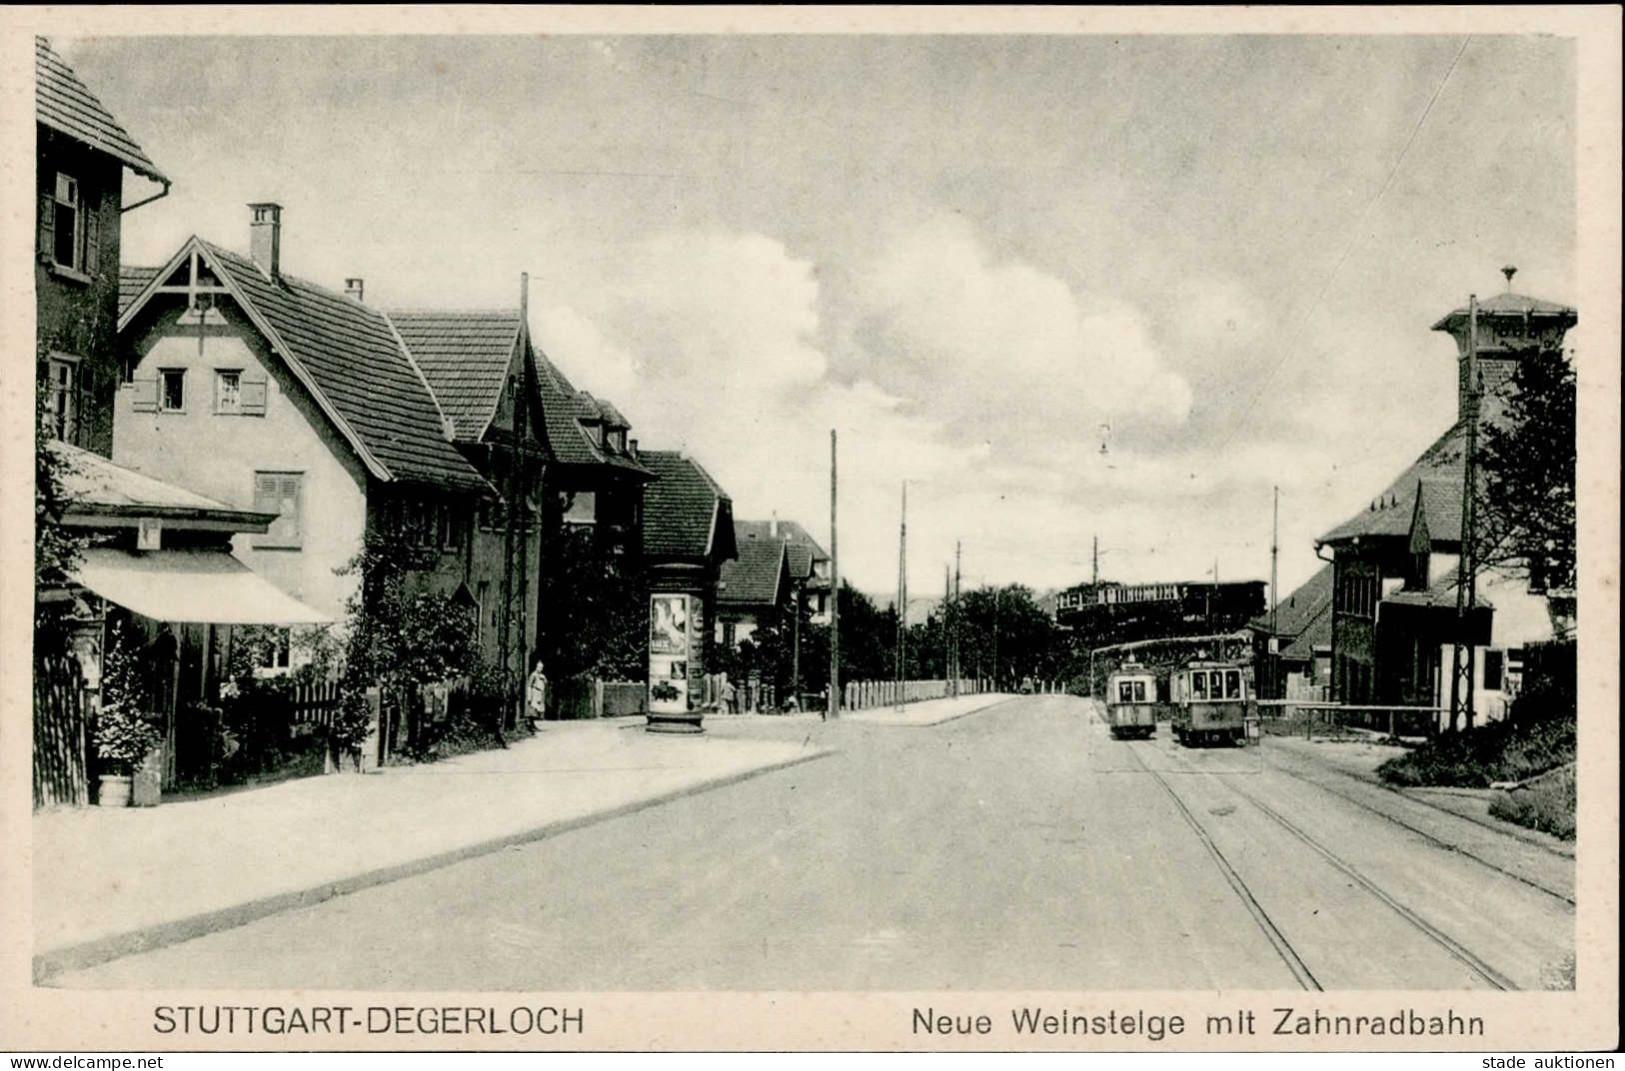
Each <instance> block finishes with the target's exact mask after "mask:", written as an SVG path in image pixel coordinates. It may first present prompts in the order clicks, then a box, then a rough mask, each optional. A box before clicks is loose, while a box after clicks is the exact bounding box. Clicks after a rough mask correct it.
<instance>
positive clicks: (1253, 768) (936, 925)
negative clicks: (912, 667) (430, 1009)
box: [53, 696, 1574, 991]
mask: <svg viewBox="0 0 1625 1071" xmlns="http://www.w3.org/2000/svg"><path fill="white" fill-rule="evenodd" d="M708 724H712V723H708ZM715 724H716V727H715V728H714V730H713V732H714V733H716V734H717V735H719V736H725V735H729V734H735V733H738V734H748V735H750V736H753V737H756V738H763V737H773V736H777V737H780V738H783V739H791V738H794V739H795V740H796V741H798V742H800V741H803V740H810V741H811V742H812V743H813V744H816V745H820V746H824V747H831V748H834V749H836V750H837V752H838V753H837V754H836V755H834V756H833V757H831V758H827V759H823V760H821V761H818V762H812V763H807V764H804V765H799V766H794V767H790V768H787V769H783V770H779V771H776V772H772V773H768V774H765V775H763V776H760V777H757V778H755V779H752V780H749V781H745V782H742V783H739V784H734V785H731V786H728V787H725V788H721V789H718V790H715V791H711V792H706V793H702V794H700V795H695V796H691V797H688V798H684V799H679V800H676V801H674V802H671V803H667V804H664V805H661V806H658V807H654V808H651V809H648V810H644V811H640V812H637V813H634V814H629V815H624V816H622V817H619V818H614V819H610V820H607V821H604V822H601V823H598V824H594V825H591V826H587V827H584V828H580V829H576V830H573V831H571V832H567V833H564V834H561V835H559V836H557V837H553V838H551V839H547V840H543V841H539V842H535V843H532V844H527V845H522V846H518V847H514V848H510V849H508V850H504V851H501V852H498V853H496V854H493V855H488V856H484V857H481V858H476V859H472V860H468V861H465V862H462V863H458V864H455V865H452V866H448V867H446V868H444V869H440V870H437V871H434V872H431V873H427V874H423V875H420V876H417V877H413V878H409V879H406V880H402V881H398V882H395V883H392V884H388V885H382V886H379V887H376V888H372V889H368V890H365V891H362V892H358V893H355V894H353V895H348V896H342V897H338V898H336V899H333V900H330V901H328V902H326V903H323V904H320V905H317V906H315V907H312V908H307V909H302V910H297V911H292V912H287V913H284V914H280V915H276V916H273V917H270V918H266V919H263V920H261V921H259V922H255V923H252V924H250V925H247V926H243V927H240V928H236V929H231V930H226V931H222V932H219V933H215V934H212V935H210V936H206V937H202V938H198V939H195V940H192V941H189V942H185V943H182V944H178V945H173V946H171V947H168V948H163V949H159V950H156V951H154V952H150V953H146V954H143V955H138V956H131V957H126V958H124V959H119V960H115V961H112V962H109V963H106V964H103V965H101V966H99V967H96V968H93V969H90V970H86V971H81V972H78V973H74V974H67V975H62V976H59V977H57V978H55V979H53V984H58V985H65V986H79V987H113V988H125V987H132V988H134V987H141V988H145V987H152V986H157V985H162V986H165V987H172V988H212V987H250V988H252V987H277V988H307V989H309V988H317V989H323V988H331V989H340V988H356V989H463V988H467V989H504V990H530V991H539V990H540V991H557V990H583V989H616V990H661V989H712V990H723V989H727V990H775V989H794V990H807V989H811V990H857V989H892V990H908V989H919V990H952V989H1022V990H1045V989H1051V990H1084V989H1159V988H1173V989H1215V988H1225V989H1236V988H1240V989H1283V988H1294V987H1298V986H1309V987H1314V986H1319V987H1322V988H1326V989H1339V988H1375V987H1382V988H1416V989H1437V988H1442V989H1458V988H1484V987H1495V986H1500V987H1509V988H1510V987H1516V988H1535V987H1538V986H1539V985H1540V984H1541V981H1542V973H1543V971H1546V970H1547V969H1549V968H1550V967H1551V966H1552V965H1553V964H1555V963H1556V962H1557V961H1560V960H1561V959H1562V958H1563V957H1564V956H1565V955H1567V954H1569V953H1570V952H1571V951H1572V949H1573V944H1574V915H1573V905H1572V904H1571V903H1569V902H1568V901H1567V900H1566V899H1565V897H1564V894H1565V891H1566V890H1571V889H1572V876H1570V877H1569V878H1568V880H1569V882H1570V884H1568V885H1563V884H1561V882H1556V881H1553V880H1548V879H1549V878H1550V875H1551V874H1552V873H1553V871H1554V868H1555V869H1556V870H1561V869H1563V867H1562V864H1561V862H1554V861H1553V860H1554V859H1555V857H1553V858H1547V856H1546V855H1543V856H1540V857H1538V858H1536V857H1532V856H1530V853H1539V852H1543V851H1544V849H1542V848H1540V847H1539V846H1536V845H1531V844H1528V843H1525V842H1520V841H1516V840H1514V839H1513V838H1510V837H1506V838H1505V842H1504V843H1503V842H1502V841H1501V840H1497V839H1496V838H1497V837H1498V836H1500V835H1498V834H1494V833H1493V831H1490V830H1486V829H1485V828H1483V827H1482V826H1472V836H1473V837H1474V838H1476V839H1475V840H1474V841H1473V842H1472V843H1471V844H1468V845H1467V848H1466V849H1465V850H1452V848H1450V847H1448V846H1447V845H1449V844H1450V843H1451V841H1452V838H1453V837H1455V836H1456V835H1457V832H1458V831H1457V829H1456V827H1455V826H1453V825H1451V823H1452V822H1461V823H1462V824H1463V825H1468V824H1469V823H1465V822H1464V821H1463V820H1460V819H1454V818H1453V817H1452V816H1449V815H1445V814H1443V813H1442V812H1440V813H1439V815H1438V816H1437V817H1436V818H1429V820H1428V821H1429V823H1431V824H1429V825H1427V826H1426V828H1425V829H1419V828H1415V827H1417V826H1419V825H1420V820H1418V819H1414V818H1412V819H1410V820H1409V824H1408V825H1407V824H1400V823H1399V822H1398V821H1396V820H1395V817H1393V816H1388V815H1385V814H1384V813H1383V812H1382V809H1381V808H1382V806H1385V805H1384V804H1382V803H1381V801H1380V800H1379V801H1375V802H1373V801H1372V800H1367V799H1364V798H1363V797H1359V796H1358V795H1357V794H1356V793H1354V792H1351V791H1349V790H1347V789H1346V788H1340V789H1338V792H1337V793H1334V792H1333V791H1330V790H1329V787H1330V788H1336V787H1337V786H1336V785H1335V784H1332V783H1331V782H1328V786H1329V787H1323V786H1322V785H1320V784H1317V783H1315V781H1314V780H1313V779H1312V778H1311V777H1307V776H1305V775H1304V774H1303V772H1302V762H1301V761H1299V762H1296V763H1295V764H1294V765H1292V766H1291V767H1288V766H1286V765H1285V764H1283V765H1281V766H1280V767H1277V765H1276V762H1275V757H1274V756H1275V752H1276V750H1277V749H1276V746H1275V745H1272V744H1271V743H1270V742H1269V741H1266V742H1265V744H1264V746H1263V747H1261V748H1249V749H1242V750H1234V749H1224V750H1211V751H1189V750H1184V749H1180V748H1177V747H1176V746H1175V745H1173V744H1172V742H1171V740H1170V736H1169V733H1168V731H1167V727H1166V726H1164V727H1163V728H1162V730H1161V731H1160V732H1159V734H1158V736H1157V738H1155V739H1153V740H1151V741H1146V742H1134V743H1124V742H1119V741H1114V740H1112V739H1111V738H1110V737H1109V736H1108V735H1107V733H1106V731H1105V728H1104V726H1103V725H1101V724H1100V722H1099V720H1098V718H1096V717H1095V715H1094V707H1093V705H1092V704H1091V703H1089V702H1088V701H1085V700H1081V699H1076V698H1070V697H1066V696H1032V697H1026V698H1021V699H1014V700H1010V701H1007V702H1004V703H1001V704H998V705H996V706H993V707H991V708H989V709H987V710H985V711H983V712H981V713H977V714H973V715H970V716H966V717H961V718H958V719H956V720H954V721H951V722H946V723H944V724H940V725H936V726H929V727H916V726H903V725H878V724H858V723H850V722H840V723H833V724H825V723H822V722H819V721H816V720H813V719H794V720H786V721H784V722H783V723H773V722H771V721H770V720H768V719H750V721H749V722H748V723H746V722H744V721H743V720H742V721H741V722H739V723H737V724H729V723H728V722H727V721H726V720H725V719H716V721H715ZM1294 771H1296V772H1294ZM1378 794H1379V795H1382V793H1381V792H1380V790H1378ZM1399 817H1405V816H1404V815H1400V816H1399ZM1461 835H1462V836H1466V834H1465V833H1462V834H1461ZM1487 840H1488V841H1493V843H1488V844H1487V843H1486V841H1487ZM1547 855H1550V853H1547ZM1531 859H1535V861H1534V862H1531V861H1530V860H1531ZM1569 866H1570V867H1571V866H1572V862H1570V863H1569ZM1570 895H1572V894H1571V893H1570Z"/></svg>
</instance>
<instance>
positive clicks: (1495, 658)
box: [1484, 651, 1506, 692]
mask: <svg viewBox="0 0 1625 1071" xmlns="http://www.w3.org/2000/svg"><path fill="white" fill-rule="evenodd" d="M1505 669H1506V662H1505V654H1504V652H1501V651H1485V652H1484V690H1485V691H1486V692H1499V691H1501V684H1502V679H1503V677H1504V676H1505Z"/></svg>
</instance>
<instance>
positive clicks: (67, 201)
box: [51, 171, 84, 269]
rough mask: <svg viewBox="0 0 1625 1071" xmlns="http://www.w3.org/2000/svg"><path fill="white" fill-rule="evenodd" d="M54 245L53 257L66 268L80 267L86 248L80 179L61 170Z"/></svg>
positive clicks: (54, 225) (53, 222)
mask: <svg viewBox="0 0 1625 1071" xmlns="http://www.w3.org/2000/svg"><path fill="white" fill-rule="evenodd" d="M52 228H53V231H52V233H53V236H54V237H53V241H54V243H55V244H54V247H53V248H52V250H51V257H52V259H53V260H55V261H56V262H57V263H58V264H60V265H62V266H63V267H64V268H74V269H78V268H80V267H81V266H82V265H81V260H82V257H81V255H80V251H81V250H82V249H83V248H84V243H83V235H82V231H83V229H84V228H83V226H82V223H81V212H80V206H79V181H78V180H77V179H75V178H74V177H73V176H72V175H64V174H62V173H61V172H60V171H59V172H57V176H56V204H55V218H54V219H53V220H52Z"/></svg>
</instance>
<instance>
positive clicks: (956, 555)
mask: <svg viewBox="0 0 1625 1071" xmlns="http://www.w3.org/2000/svg"><path fill="white" fill-rule="evenodd" d="M962 546H963V545H962V544H961V543H960V542H959V540H957V539H956V540H954V600H953V618H952V623H953V650H954V658H953V663H954V665H953V682H954V694H955V695H958V694H959V680H960V677H961V673H960V669H959V552H960V550H961V549H962Z"/></svg>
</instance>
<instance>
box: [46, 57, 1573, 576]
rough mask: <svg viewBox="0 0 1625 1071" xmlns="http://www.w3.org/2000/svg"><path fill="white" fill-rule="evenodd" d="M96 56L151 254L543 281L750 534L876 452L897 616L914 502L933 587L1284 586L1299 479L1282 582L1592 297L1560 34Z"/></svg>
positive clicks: (579, 352)
mask: <svg viewBox="0 0 1625 1071" xmlns="http://www.w3.org/2000/svg"><path fill="white" fill-rule="evenodd" d="M56 44H57V46H58V47H59V49H61V51H63V53H64V54H65V56H66V57H67V59H68V61H69V62H70V63H71V64H72V65H73V66H74V67H75V69H76V70H77V71H78V72H79V74H80V76H81V77H82V78H83V79H84V80H85V81H86V82H87V83H88V84H89V85H90V86H91V88H92V89H93V90H94V91H95V92H96V93H97V94H98V95H99V96H100V97H101V98H102V100H103V101H104V102H105V103H106V104H107V105H108V106H109V108H110V109H111V110H112V111H113V113H114V114H115V115H117V116H118V117H119V118H120V120H121V121H122V122H123V123H124V125H125V126H126V127H127V128H128V129H129V130H130V131H131V133H132V134H133V135H134V136H135V137H136V139H137V140H138V141H139V142H140V143H141V144H142V145H143V147H144V148H145V149H146V150H147V151H148V153H149V155H150V156H151V157H152V158H153V159H154V160H155V161H156V162H157V163H158V165H159V166H160V167H161V168H163V169H164V170H165V171H166V172H167V173H168V174H169V175H170V176H171V177H172V178H173V179H174V180H175V187H174V191H173V193H172V194H171V195H170V196H169V197H168V198H166V199H164V200H161V201H158V202H156V203H155V204H152V205H150V206H147V207H144V208H141V209H139V210H137V211H135V212H133V213H131V214H129V215H127V216H126V217H125V219H124V250H123V255H122V259H123V261H124V262H125V263H132V264H151V263H156V262H159V261H162V260H163V259H165V258H166V257H167V256H168V255H169V254H171V253H172V252H173V251H174V250H175V249H176V248H177V247H178V246H179V245H180V244H181V242H182V241H184V240H185V238H186V237H187V236H188V235H190V234H193V233H196V234H200V235H202V236H204V237H206V238H210V239H211V240H214V241H216V242H219V243H221V244H224V245H227V246H232V247H237V248H245V249H246V245H247V238H248V235H247V229H248V228H247V223H248V215H247V209H246V208H245V207H244V206H245V204H246V203H247V202H250V201H259V200H276V201H279V202H280V203H282V204H283V205H284V215H283V220H284V227H283V239H282V249H283V253H282V256H283V266H284V269H285V270H286V271H288V272H290V273H292V274H295V275H299V276H302V277H304V278H307V279H311V280H313V281H316V282H319V283H324V284H326V285H330V286H333V287H335V288H338V287H341V286H342V285H343V283H342V281H343V279H344V278H345V277H346V276H356V275H358V276H362V277H364V278H365V279H366V286H367V300H368V301H369V302H373V303H378V304H381V305H384V306H387V307H394V306H429V307H495V306H500V305H510V306H511V305H512V304H514V303H516V302H517V299H518V289H519V275H520V272H522V271H526V272H529V273H530V302H531V308H532V326H533V333H534V335H535V338H536V339H537V341H538V342H539V343H540V344H541V346H542V348H543V349H544V350H545V351H546V353H547V354H548V356H549V357H550V358H551V359H552V360H553V361H554V362H555V363H556V364H558V365H559V366H560V367H561V368H562V369H564V371H565V372H566V373H567V374H568V375H570V376H571V377H572V378H573V379H574V380H575V382H576V383H577V385H578V386H580V387H583V388H585V389H587V390H590V391H593V392H594V393H600V394H603V395H605V396H607V397H609V398H611V399H612V400H613V401H614V402H615V404H616V405H617V407H618V408H620V409H621V410H622V411H623V412H624V413H625V414H626V415H627V416H628V418H630V420H631V421H632V423H633V424H634V430H633V435H634V436H635V437H637V438H638V439H639V440H640V441H641V443H642V444H643V445H645V446H649V447H667V448H669V447H677V446H681V447H682V448H684V449H686V450H687V451H689V452H690V453H691V454H692V455H694V456H695V457H697V458H698V459H700V460H701V461H702V462H703V463H704V464H705V466H706V467H707V468H708V469H709V470H710V471H711V472H712V473H713V474H714V475H715V476H716V477H717V479H718V480H719V481H720V482H721V483H722V484H723V485H724V486H725V487H726V488H727V489H728V490H729V492H730V493H731V494H732V496H733V499H734V503H735V511H736V515H737V516H740V517H762V518H765V517H767V516H769V515H770V514H771V513H773V512H775V511H776V512H777V513H778V515H779V516H781V517H794V518H795V519H797V520H799V521H801V522H802V523H803V524H805V525H806V526H807V527H808V528H809V529H810V530H811V531H812V532H814V534H815V535H818V536H819V537H823V536H826V535H827V533H828V527H829V519H828V501H829V484H828V460H829V431H830V429H831V428H835V429H838V431H839V433H840V457H841V481H840V488H841V496H840V508H841V524H840V556H841V565H842V572H843V574H844V575H846V576H848V577H850V578H851V579H852V580H853V582H854V583H856V584H857V585H858V586H859V587H862V588H864V589H865V590H869V591H873V592H886V591H889V590H891V589H892V588H893V587H894V585H895V574H896V561H897V522H898V506H899V503H898V498H899V490H900V486H901V483H902V481H904V480H908V481H909V533H910V541H909V562H910V565H911V570H910V587H911V589H912V590H914V591H916V592H921V591H924V592H929V591H933V590H940V585H941V583H942V575H943V574H942V571H943V566H944V564H945V563H946V562H948V561H949V560H950V559H951V558H952V555H953V547H954V543H955V541H956V540H960V541H962V542H963V545H964V571H965V577H966V583H967V584H974V583H979V582H982V581H987V582H1001V583H1002V582H1017V581H1019V582H1023V583H1027V584H1030V585H1033V586H1035V587H1038V588H1047V587H1053V586H1063V585H1066V584H1070V583H1075V582H1077V581H1079V580H1083V579H1087V577H1088V575H1089V569H1090V552H1091V540H1092V539H1093V538H1094V537H1095V536H1097V535H1098V537H1099V541H1100V546H1101V549H1102V554H1101V571H1102V574H1103V575H1105V576H1107V577H1109V578H1115V579H1122V580H1129V581H1136V580H1166V579H1198V578H1200V577H1202V576H1205V575H1210V574H1211V571H1212V570H1213V569H1214V568H1215V566H1216V567H1217V569H1218V571H1219V573H1220V575H1221V577H1222V578H1223V579H1239V578H1243V577H1250V578H1267V577H1268V575H1269V544H1270V505H1271V493H1272V492H1271V489H1272V487H1274V486H1279V487H1280V495H1281V499H1280V501H1281V524H1280V527H1281V540H1280V542H1281V563H1280V571H1281V584H1282V589H1283V591H1285V590H1287V589H1289V588H1290V586H1292V585H1294V584H1296V583H1297V582H1298V581H1301V580H1303V579H1305V578H1306V577H1307V576H1308V575H1309V574H1310V573H1311V572H1313V570H1314V569H1315V568H1316V567H1317V563H1316V560H1315V557H1314V551H1313V539H1314V537H1315V536H1316V535H1317V534H1319V533H1321V532H1324V531H1326V530H1327V529H1329V528H1331V527H1332V526H1334V525H1335V524H1337V523H1338V522H1339V521H1341V520H1342V519H1344V518H1345V517H1346V516H1347V515H1348V514H1350V513H1352V512H1353V511H1355V510H1357V509H1360V508H1363V507H1364V506H1365V505H1366V503H1367V502H1368V501H1369V498H1370V496H1371V495H1372V494H1373V493H1374V492H1375V491H1376V490H1378V489H1380V488H1381V487H1382V486H1384V485H1385V484H1386V482H1387V481H1388V480H1389V479H1390V478H1391V477H1392V476H1394V475H1395V474H1396V473H1397V472H1398V471H1399V470H1401V469H1402V468H1403V467H1404V466H1405V465H1406V464H1407V463H1408V462H1409V461H1410V460H1411V459H1412V458H1413V457H1414V456H1415V455H1416V454H1417V453H1418V452H1419V451H1420V450H1421V449H1422V448H1423V447H1424V446H1426V445H1427V444H1428V443H1429V442H1431V441H1432V440H1433V439H1434V438H1435V437H1436V436H1437V435H1438V433H1439V432H1441V431H1442V430H1443V429H1444V428H1445V427H1447V426H1448V425H1449V423H1450V422H1451V420H1452V419H1453V417H1454V410H1455V393H1454V392H1455V385H1454V384H1455V378H1454V377H1455V368H1454V355H1455V349H1454V344H1453V342H1452V341H1451V340H1450V339H1449V337H1448V336H1445V335H1442V334H1438V333H1434V332H1431V331H1430V330H1429V327H1430V325H1431V324H1432V323H1433V322H1434V321H1435V320H1436V319H1437V318H1438V317H1439V316H1441V315H1442V314H1444V313H1446V312H1448V311H1449V310H1450V309H1452V308H1455V307H1457V306H1459V305H1463V304H1465V302H1466V299H1467V295H1468V293H1469V292H1477V293H1479V294H1480V295H1485V296H1487V295H1489V294H1492V293H1494V292H1497V291H1499V290H1500V289H1502V288H1503V287H1504V281H1503V280H1502V278H1501V276H1500V274H1499V272H1498V269H1499V268H1500V267H1501V266H1502V265H1503V264H1506V263H1509V262H1510V263H1513V264H1516V265H1518V266H1519V268H1520V272H1519V274H1518V276H1517V281H1516V289H1517V290H1519V291H1520V292H1522V293H1529V294H1533V295H1535V296H1539V297H1544V298H1548V299H1553V300H1559V301H1565V302H1570V303H1572V302H1573V300H1574V295H1575V291H1576V279H1575V263H1574V259H1575V257H1574V247H1575V229H1576V222H1575V221H1576V215H1575V212H1576V206H1575V172H1574V168H1575V163H1574V160H1575V99H1574V98H1575V54H1574V48H1573V44H1572V42H1571V41H1567V40H1564V39H1562V38H1560V37H1535V36H1529V37H1494V36H1485V37H1475V38H1473V39H1471V40H1470V41H1469V42H1468V43H1467V45H1466V47H1465V48H1463V39H1462V38H1458V37H1428V36H1421V37H1416V36H1412V37H1404V36H1385V37H1267V36H1259V37H1245V36H1212V37H1131V36H1123V37H1111V36H1096V37H1068V36H1042V37H1027V36H1009V37H971V36H960V37H930V36H927V37H903V36H895V37H887V36H871V37H823V36H796V37H790V36H754V37H732V38H724V37H703V36H697V37H542V36H514V37H469V38H444V37H442V38H428V37H390V38H366V37H349V38H322V39H314V38H266V37H259V38H235V39H234V38H208V37H202V38H184V39H183V38H124V39H111V38H91V39H77V40H70V39H65V38H59V39H57V41H56ZM1430 105H1431V106H1430ZM1424 115H1425V117H1424ZM1396 165H1397V167H1396ZM138 185H140V184H139V182H138V181H137V180H132V188H131V190H130V191H129V192H130V193H131V194H134V193H137V192H141V193H144V192H145V190H144V189H142V190H139V191H138V190H137V189H136V188H135V187H137V186H138ZM1571 337H1575V338H1577V337H1578V333H1576V336H1571Z"/></svg>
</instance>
